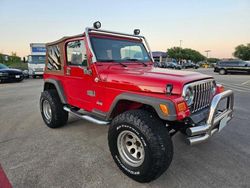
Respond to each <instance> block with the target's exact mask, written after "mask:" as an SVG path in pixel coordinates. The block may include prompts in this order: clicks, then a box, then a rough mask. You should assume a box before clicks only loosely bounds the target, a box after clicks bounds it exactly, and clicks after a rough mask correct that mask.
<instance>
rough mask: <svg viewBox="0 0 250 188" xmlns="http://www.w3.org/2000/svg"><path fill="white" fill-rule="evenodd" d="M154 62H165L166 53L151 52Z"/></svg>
mask: <svg viewBox="0 0 250 188" xmlns="http://www.w3.org/2000/svg"><path fill="white" fill-rule="evenodd" d="M152 55H153V58H154V61H156V62H165V61H166V58H167V53H166V52H161V51H154V52H152Z"/></svg>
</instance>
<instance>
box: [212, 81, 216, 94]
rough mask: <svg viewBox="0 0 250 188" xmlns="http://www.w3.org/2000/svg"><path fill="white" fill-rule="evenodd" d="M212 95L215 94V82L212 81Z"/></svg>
mask: <svg viewBox="0 0 250 188" xmlns="http://www.w3.org/2000/svg"><path fill="white" fill-rule="evenodd" d="M211 91H212V95H214V94H215V93H216V82H215V81H213V84H212V87H211Z"/></svg>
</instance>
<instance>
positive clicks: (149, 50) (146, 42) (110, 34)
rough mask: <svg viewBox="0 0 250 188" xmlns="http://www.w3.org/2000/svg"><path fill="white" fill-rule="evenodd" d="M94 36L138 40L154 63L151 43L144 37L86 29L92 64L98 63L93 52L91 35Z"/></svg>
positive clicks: (85, 34)
mask: <svg viewBox="0 0 250 188" xmlns="http://www.w3.org/2000/svg"><path fill="white" fill-rule="evenodd" d="M92 34H105V35H109V36H111V37H112V36H113V37H126V38H131V39H137V40H138V39H140V40H142V41H143V43H145V45H146V49H147V52H148V53H149V56H150V62H152V63H154V58H153V54H152V51H151V49H150V46H149V43H148V41H147V39H146V38H145V37H144V36H142V35H132V34H125V33H120V32H114V31H108V30H100V29H95V28H89V27H86V28H85V33H84V36H85V38H86V41H87V45H88V48H89V50H90V52H91V54H92V57H91V60H92V61H91V62H92V63H95V62H96V57H95V54H94V52H93V49H92V46H91V42H90V35H92Z"/></svg>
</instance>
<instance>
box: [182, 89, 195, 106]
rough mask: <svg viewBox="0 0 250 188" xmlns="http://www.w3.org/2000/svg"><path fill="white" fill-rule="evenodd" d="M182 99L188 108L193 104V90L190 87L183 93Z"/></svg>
mask: <svg viewBox="0 0 250 188" xmlns="http://www.w3.org/2000/svg"><path fill="white" fill-rule="evenodd" d="M183 97H184V99H185V101H186V103H187V105H188V106H190V105H191V104H193V100H194V90H193V89H192V88H191V87H187V88H186V90H185V91H184V95H183Z"/></svg>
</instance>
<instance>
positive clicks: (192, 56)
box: [167, 47, 205, 63]
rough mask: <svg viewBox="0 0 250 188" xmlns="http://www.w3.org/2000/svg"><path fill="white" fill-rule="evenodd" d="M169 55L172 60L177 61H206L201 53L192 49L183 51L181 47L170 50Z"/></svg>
mask: <svg viewBox="0 0 250 188" xmlns="http://www.w3.org/2000/svg"><path fill="white" fill-rule="evenodd" d="M167 53H168V56H169V57H170V58H174V59H177V60H181V59H186V60H191V61H193V62H196V63H197V62H199V61H203V60H204V59H205V56H203V55H202V54H201V53H200V52H198V51H196V50H193V49H190V48H184V49H183V48H180V47H173V48H170V49H168V51H167Z"/></svg>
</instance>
